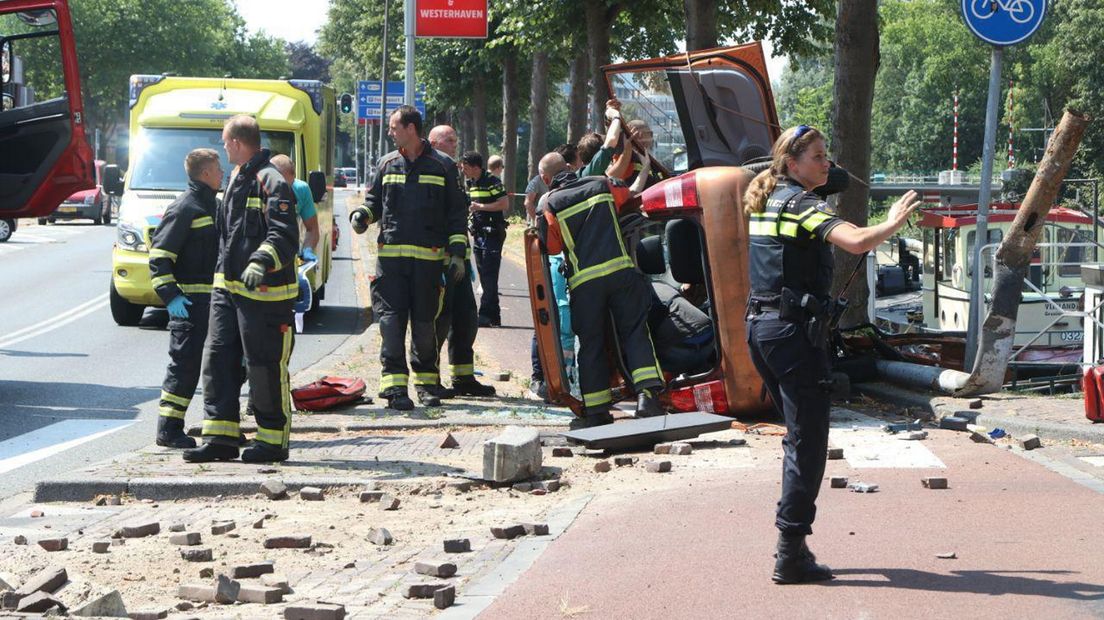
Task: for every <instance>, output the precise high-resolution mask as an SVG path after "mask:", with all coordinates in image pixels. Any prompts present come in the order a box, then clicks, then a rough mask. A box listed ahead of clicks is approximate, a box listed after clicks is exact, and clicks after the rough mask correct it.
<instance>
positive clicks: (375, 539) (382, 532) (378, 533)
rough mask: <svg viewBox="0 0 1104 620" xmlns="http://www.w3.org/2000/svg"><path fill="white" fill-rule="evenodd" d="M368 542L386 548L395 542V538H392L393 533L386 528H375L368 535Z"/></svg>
mask: <svg viewBox="0 0 1104 620" xmlns="http://www.w3.org/2000/svg"><path fill="white" fill-rule="evenodd" d="M368 542H370V543H372V544H373V545H378V546H380V547H386V546H387V545H390V544H391V543H393V542H395V538H394V537H393V536H391V531H390V530H388V529H387V528H385V527H374V528H372V529H371V531H370V532H369V533H368Z"/></svg>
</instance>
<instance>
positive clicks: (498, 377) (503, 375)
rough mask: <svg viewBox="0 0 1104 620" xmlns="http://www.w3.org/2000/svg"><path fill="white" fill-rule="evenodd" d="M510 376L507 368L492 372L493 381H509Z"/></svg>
mask: <svg viewBox="0 0 1104 620" xmlns="http://www.w3.org/2000/svg"><path fill="white" fill-rule="evenodd" d="M511 376H512V375H511V373H510V371H509V370H500V371H498V372H496V373H494V377H493V378H494V380H495V381H509V380H510V377H511Z"/></svg>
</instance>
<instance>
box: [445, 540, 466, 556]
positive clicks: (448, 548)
mask: <svg viewBox="0 0 1104 620" xmlns="http://www.w3.org/2000/svg"><path fill="white" fill-rule="evenodd" d="M444 546H445V553H469V552H470V551H471V540H469V539H467V538H449V539H446V540H445V544H444Z"/></svg>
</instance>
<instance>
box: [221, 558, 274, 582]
mask: <svg viewBox="0 0 1104 620" xmlns="http://www.w3.org/2000/svg"><path fill="white" fill-rule="evenodd" d="M274 572H276V568H275V567H274V566H273V565H272V562H259V563H257V564H241V565H239V566H235V567H233V568H231V569H230V577H231V578H232V579H254V578H257V577H260V576H261V575H270V574H272V573H274Z"/></svg>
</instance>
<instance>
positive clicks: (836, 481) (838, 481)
mask: <svg viewBox="0 0 1104 620" xmlns="http://www.w3.org/2000/svg"><path fill="white" fill-rule="evenodd" d="M828 482H829V484H831V486H832V488H833V489H846V488H847V476H832V477H831V478H829V479H828Z"/></svg>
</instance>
